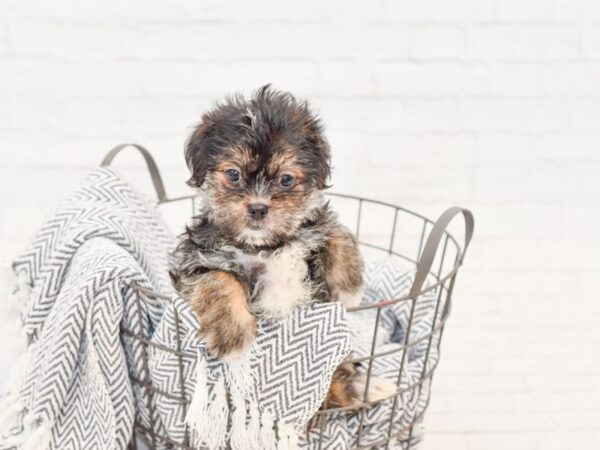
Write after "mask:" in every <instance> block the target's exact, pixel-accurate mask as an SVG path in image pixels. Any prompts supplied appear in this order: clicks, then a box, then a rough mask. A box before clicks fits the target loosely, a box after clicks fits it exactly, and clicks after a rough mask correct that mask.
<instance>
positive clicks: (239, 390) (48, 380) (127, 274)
mask: <svg viewBox="0 0 600 450" xmlns="http://www.w3.org/2000/svg"><path fill="white" fill-rule="evenodd" d="M172 245H174V239H173V237H172V236H171V235H170V234H169V232H168V231H167V228H166V226H165V225H164V224H163V222H162V220H161V218H160V217H159V215H158V213H157V211H156V208H155V206H153V205H151V204H149V203H148V202H147V201H146V200H144V199H143V198H142V197H140V196H139V195H138V194H137V193H136V192H135V191H134V190H133V189H132V188H131V187H130V186H129V185H128V184H127V183H126V182H125V181H123V180H122V179H121V177H120V176H119V175H118V174H117V173H116V172H115V171H114V170H113V169H110V168H102V169H98V170H95V171H93V172H91V173H90V174H89V176H88V177H87V178H86V179H85V180H84V181H83V183H82V185H81V186H80V187H79V188H78V189H77V190H75V191H74V192H73V193H72V194H70V195H69V196H68V197H67V198H66V199H64V200H63V201H62V202H61V203H60V204H59V205H58V206H57V208H56V210H55V211H54V212H53V213H52V214H50V216H49V217H48V218H47V219H46V220H45V222H44V224H43V226H42V228H41V229H40V230H39V232H38V233H37V235H36V236H35V238H34V239H33V241H32V242H31V244H30V245H29V246H28V248H27V249H26V250H25V251H24V252H23V253H22V254H21V255H20V256H19V257H18V258H16V260H15V261H14V264H13V269H14V273H15V275H16V277H17V283H16V285H17V286H16V297H17V300H18V301H19V302H20V309H21V319H22V323H23V337H24V339H23V340H24V347H25V349H24V355H23V360H22V361H20V364H19V365H18V366H19V367H18V368H15V373H14V374H13V376H14V381H13V384H12V385H11V386H12V387H11V389H10V391H9V392H8V395H7V396H5V397H4V398H3V399H2V404H1V405H0V449H12V448H19V449H25V450H44V449H61V450H62V449H86V450H87V449H125V448H127V446H128V444H129V443H130V441H131V440H132V436H133V429H134V424H135V423H138V424H140V425H142V426H144V427H146V428H149V429H151V430H153V432H154V434H155V437H154V438H153V439H154V442H152V444H153V447H155V448H167V447H169V446H170V444H169V442H170V439H174V440H175V442H182V441H183V439H185V437H186V436H185V435H186V425H185V423H186V409H188V411H187V422H188V423H189V424H190V425H191V427H187V429H188V430H189V429H191V434H192V436H191V438H192V442H194V443H195V444H198V445H202V446H203V447H209V448H219V447H221V446H222V445H224V444H225V443H227V444H228V445H230V446H231V447H233V448H238V449H251V448H267V449H268V448H275V445H278V447H280V448H285V447H286V446H287V447H292V448H293V447H294V446H295V441H296V436H297V431H298V430H301V429H303V428H304V427H305V425H306V422H307V421H308V420H309V419H310V418H311V417H312V416H313V414H314V412H315V411H316V410H317V409H318V408H319V406H320V404H321V403H322V401H323V399H324V396H325V395H326V392H327V388H328V385H329V381H330V377H331V374H332V372H333V370H334V369H335V367H336V366H337V365H338V364H339V363H340V362H341V360H342V359H343V358H344V357H345V356H346V355H347V353H348V351H349V332H348V329H347V323H346V317H345V312H344V310H343V308H342V307H341V306H339V305H334V304H329V305H322V306H314V307H312V308H307V309H298V310H297V311H295V313H294V314H292V315H291V316H290V317H289V318H288V319H287V320H285V321H282V322H281V323H276V324H274V323H261V324H260V333H259V334H260V336H259V338H258V340H257V342H256V345H255V346H254V347H253V349H252V352H249V356H248V357H247V358H244V359H240V360H237V361H235V362H231V363H229V364H224V363H219V362H218V361H215V360H211V359H210V358H209V357H208V356H207V354H206V352H205V349H204V346H203V344H202V342H199V341H198V338H197V335H198V333H197V330H198V327H199V326H201V324H198V323H197V320H196V318H195V317H194V315H193V314H192V312H191V311H190V309H189V308H188V307H187V305H186V304H185V303H184V302H183V301H181V300H180V299H178V298H177V296H176V294H175V292H174V291H173V289H172V287H171V285H170V281H169V279H168V275H167V266H168V260H167V255H168V254H169V252H170V250H171V248H172ZM134 286H138V287H141V288H144V289H151V290H153V291H157V292H161V293H164V294H166V295H167V296H169V297H172V298H173V300H172V301H171V302H166V301H165V302H163V301H157V300H156V299H153V298H149V297H148V296H145V295H144V294H143V291H141V290H140V289H138V288H134ZM123 329H126V330H129V331H130V334H136V335H141V336H144V337H145V338H146V339H147V340H148V341H150V342H153V343H156V344H158V347H160V348H164V349H166V350H169V349H175V348H176V343H177V342H179V343H180V345H181V346H182V348H181V351H182V352H184V354H185V355H188V356H187V357H184V358H182V359H181V360H180V359H179V358H177V357H176V356H175V355H174V353H173V352H172V351H162V350H159V349H158V347H156V346H146V345H144V343H143V342H142V341H140V340H138V339H133V338H132V337H131V336H130V334H125V333H121V330H123ZM177 336H179V339H176V337H177ZM182 375H183V376H182ZM132 380H141V381H143V383H134V382H132ZM146 383H151V384H152V386H153V387H154V389H153V390H152V391H151V390H149V389H147V387H146ZM183 399H186V400H190V399H191V404H190V405H189V408H186V407H185V406H183V405H184V404H185V402H182V400H183ZM230 403H232V404H230Z"/></svg>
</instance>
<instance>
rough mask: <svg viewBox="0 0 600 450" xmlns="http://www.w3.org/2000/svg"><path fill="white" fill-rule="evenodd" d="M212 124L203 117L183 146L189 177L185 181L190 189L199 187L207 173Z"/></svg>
mask: <svg viewBox="0 0 600 450" xmlns="http://www.w3.org/2000/svg"><path fill="white" fill-rule="evenodd" d="M213 128H214V122H213V121H212V120H210V119H209V118H207V117H203V118H202V121H201V122H200V123H199V124H198V126H197V127H196V129H195V130H194V132H193V133H192V134H191V136H190V137H189V138H188V140H187V142H186V144H185V162H186V164H187V166H188V168H189V169H190V172H191V177H190V179H189V180H188V181H187V184H188V186H190V187H200V186H202V183H204V179H205V178H206V173H207V172H208V152H209V142H210V137H211V133H212V130H213Z"/></svg>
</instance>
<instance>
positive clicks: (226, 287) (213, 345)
mask: <svg viewBox="0 0 600 450" xmlns="http://www.w3.org/2000/svg"><path fill="white" fill-rule="evenodd" d="M191 304H192V308H193V309H194V311H195V312H196V314H197V315H198V319H199V320H200V336H201V337H202V338H203V339H204V340H205V341H206V344H207V348H208V351H209V353H210V354H211V355H212V356H214V357H216V358H224V359H226V358H232V357H235V356H237V355H239V354H240V353H242V352H244V350H246V348H248V347H249V346H250V345H251V344H252V342H253V341H254V339H255V338H256V317H255V316H254V315H253V314H252V313H251V312H250V309H249V302H248V294H247V291H246V289H245V288H244V286H243V285H242V284H241V283H240V282H239V281H238V280H237V278H235V277H234V276H233V275H231V274H229V273H227V272H222V271H214V272H209V273H207V274H205V275H203V276H202V277H201V278H200V279H199V281H198V283H197V285H196V287H195V289H194V296H193V298H192V301H191Z"/></svg>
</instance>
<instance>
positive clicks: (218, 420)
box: [200, 379, 229, 449]
mask: <svg viewBox="0 0 600 450" xmlns="http://www.w3.org/2000/svg"><path fill="white" fill-rule="evenodd" d="M213 393H214V395H213V398H212V400H211V402H210V403H209V405H208V409H207V411H206V416H205V417H204V420H205V422H206V427H207V428H208V430H209V432H208V433H205V436H200V439H202V440H203V441H204V442H206V444H207V446H208V448H210V449H215V448H220V447H223V446H225V443H226V441H227V436H228V432H227V415H228V413H229V408H228V407H227V392H226V391H225V383H224V382H223V379H219V380H218V381H217V382H216V383H215V384H214V385H213Z"/></svg>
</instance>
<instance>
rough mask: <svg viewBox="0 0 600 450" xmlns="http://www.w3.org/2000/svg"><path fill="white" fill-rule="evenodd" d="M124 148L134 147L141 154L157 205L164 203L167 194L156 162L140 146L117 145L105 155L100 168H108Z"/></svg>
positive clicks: (130, 144) (129, 144)
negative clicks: (154, 192)
mask: <svg viewBox="0 0 600 450" xmlns="http://www.w3.org/2000/svg"><path fill="white" fill-rule="evenodd" d="M125 147H134V148H136V149H137V150H138V151H139V152H140V153H141V154H142V156H143V157H144V160H145V161H146V165H147V166H148V172H150V178H151V179H152V184H153V185H154V190H155V191H156V196H157V197H158V201H159V203H160V202H164V201H166V200H167V193H166V191H165V185H164V183H163V181H162V177H161V176H160V172H159V170H158V166H157V165H156V162H155V161H154V158H152V155H151V154H150V152H149V151H148V150H146V149H145V148H144V147H142V146H141V145H139V144H133V143H126V144H119V145H117V146H116V147H114V148H113V149H112V150H111V151H109V152H108V153H107V154H106V156H105V157H104V159H103V160H102V162H101V163H100V165H101V166H102V167H108V166H110V164H111V163H112V161H113V159H115V156H117V155H118V154H119V153H120V152H121V150H123V149H124V148H125Z"/></svg>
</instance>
